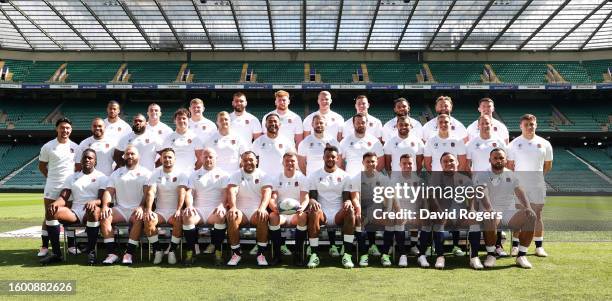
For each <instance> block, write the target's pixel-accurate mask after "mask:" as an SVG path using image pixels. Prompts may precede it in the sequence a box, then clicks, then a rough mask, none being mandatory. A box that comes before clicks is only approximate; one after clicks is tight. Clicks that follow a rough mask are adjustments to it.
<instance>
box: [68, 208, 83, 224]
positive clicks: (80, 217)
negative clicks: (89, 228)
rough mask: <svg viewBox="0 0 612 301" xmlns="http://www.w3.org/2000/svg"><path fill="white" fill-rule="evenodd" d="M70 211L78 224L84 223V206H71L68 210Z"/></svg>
mask: <svg viewBox="0 0 612 301" xmlns="http://www.w3.org/2000/svg"><path fill="white" fill-rule="evenodd" d="M70 210H71V211H72V213H74V215H76V217H77V219H78V220H79V222H81V223H85V213H87V210H86V209H85V205H84V204H83V205H81V204H72V208H70Z"/></svg>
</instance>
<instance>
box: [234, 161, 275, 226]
mask: <svg viewBox="0 0 612 301" xmlns="http://www.w3.org/2000/svg"><path fill="white" fill-rule="evenodd" d="M228 185H236V186H237V187H238V195H237V196H236V207H237V208H238V209H240V210H245V211H249V210H254V209H257V208H258V207H259V204H261V196H262V194H261V189H262V188H263V187H265V186H270V188H272V186H273V185H272V181H271V180H270V178H269V177H268V176H266V173H265V172H263V171H262V170H261V169H259V168H256V169H255V170H254V171H253V173H250V174H248V173H246V172H244V171H243V170H242V169H241V170H239V171H237V172H235V173H234V174H232V175H231V176H230V179H229V182H228ZM247 218H250V217H247Z"/></svg>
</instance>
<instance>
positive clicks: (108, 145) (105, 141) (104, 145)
mask: <svg viewBox="0 0 612 301" xmlns="http://www.w3.org/2000/svg"><path fill="white" fill-rule="evenodd" d="M91 134H92V135H91V136H89V137H88V138H86V139H85V140H83V141H81V143H80V144H79V146H78V147H77V150H76V152H75V153H74V162H75V165H74V169H75V170H76V171H81V157H83V151H84V150H86V149H88V148H91V149H93V150H94V151H96V170H99V171H101V172H102V173H103V174H105V175H107V176H110V175H111V173H112V172H113V152H114V149H115V146H116V145H115V144H114V143H115V142H114V140H113V139H109V138H108V137H107V136H106V135H105V126H104V120H102V118H94V120H93V121H92V122H91Z"/></svg>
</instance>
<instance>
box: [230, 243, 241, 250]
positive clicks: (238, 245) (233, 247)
mask: <svg viewBox="0 0 612 301" xmlns="http://www.w3.org/2000/svg"><path fill="white" fill-rule="evenodd" d="M230 248H232V250H236V249H240V244H237V245H233V246H230Z"/></svg>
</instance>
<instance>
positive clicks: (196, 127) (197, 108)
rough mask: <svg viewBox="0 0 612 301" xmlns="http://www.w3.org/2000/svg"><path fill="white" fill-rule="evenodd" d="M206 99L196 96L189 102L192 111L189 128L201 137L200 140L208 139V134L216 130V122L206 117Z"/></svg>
mask: <svg viewBox="0 0 612 301" xmlns="http://www.w3.org/2000/svg"><path fill="white" fill-rule="evenodd" d="M204 110H205V108H204V101H202V100H201V99H199V98H194V99H192V100H191V101H190V102H189V112H190V113H191V115H190V119H189V129H190V130H191V131H193V133H194V134H195V135H196V136H197V137H198V138H199V139H200V141H206V139H208V135H210V134H212V133H214V132H215V130H216V125H215V123H214V122H212V121H210V120H209V119H208V118H206V117H204V115H202V114H204Z"/></svg>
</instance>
